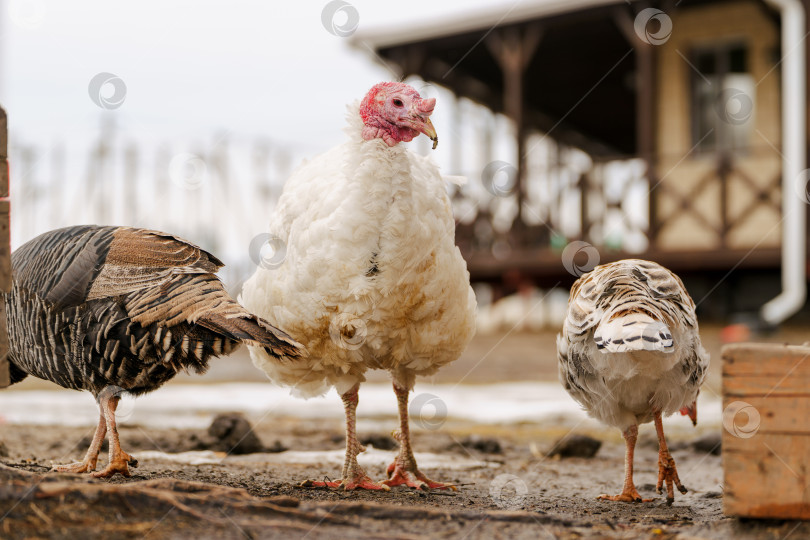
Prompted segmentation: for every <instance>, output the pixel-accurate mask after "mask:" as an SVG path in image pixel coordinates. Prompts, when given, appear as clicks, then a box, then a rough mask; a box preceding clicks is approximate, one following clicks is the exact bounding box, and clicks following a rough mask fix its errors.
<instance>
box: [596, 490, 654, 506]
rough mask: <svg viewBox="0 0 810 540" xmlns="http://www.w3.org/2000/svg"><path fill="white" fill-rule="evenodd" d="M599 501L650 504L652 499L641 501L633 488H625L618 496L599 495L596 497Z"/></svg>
mask: <svg viewBox="0 0 810 540" xmlns="http://www.w3.org/2000/svg"><path fill="white" fill-rule="evenodd" d="M597 499H599V500H600V501H618V502H628V503H629V502H652V499H642V498H641V495H639V493H638V491H637V490H636V487H635V486H632V487H631V488H630V489H627V488H625V489H624V490H622V492H621V493H619V494H618V495H599V496H598V497H597Z"/></svg>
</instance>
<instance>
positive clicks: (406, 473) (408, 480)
mask: <svg viewBox="0 0 810 540" xmlns="http://www.w3.org/2000/svg"><path fill="white" fill-rule="evenodd" d="M409 392H410V390H408V389H407V388H405V387H403V386H400V385H399V384H397V382H396V381H394V393H395V394H396V396H397V406H398V409H399V431H395V432H394V433H393V434H392V435H393V437H394V438H395V439H396V440H398V441H399V455H398V456H397V457H396V459H395V460H394V462H393V463H391V465H389V466H388V469H387V473H388V480H385V481H383V484H385V485H386V486H391V487H394V486H400V485H402V484H405V485H406V486H408V487H412V488H414V489H452V490H453V491H458V488H456V486H454V485H453V484H445V483H443V482H434V481H433V480H431V479H430V478H428V477H427V476H425V475H424V474H423V473H422V472H421V471H420V470H419V468H418V467H417V466H416V458H415V457H414V455H413V449H412V448H411V432H410V423H409V421H408V393H409Z"/></svg>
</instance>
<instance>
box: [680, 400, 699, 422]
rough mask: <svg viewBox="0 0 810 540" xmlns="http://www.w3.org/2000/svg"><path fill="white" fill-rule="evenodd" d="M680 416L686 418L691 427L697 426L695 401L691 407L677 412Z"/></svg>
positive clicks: (682, 408)
mask: <svg viewBox="0 0 810 540" xmlns="http://www.w3.org/2000/svg"><path fill="white" fill-rule="evenodd" d="M679 412H680V413H681V414H682V415H684V416H688V417H689V418H690V419H691V420H692V425H693V426H696V425H697V401H693V402H692V404H691V405H689V406H686V407H681V410H680V411H679Z"/></svg>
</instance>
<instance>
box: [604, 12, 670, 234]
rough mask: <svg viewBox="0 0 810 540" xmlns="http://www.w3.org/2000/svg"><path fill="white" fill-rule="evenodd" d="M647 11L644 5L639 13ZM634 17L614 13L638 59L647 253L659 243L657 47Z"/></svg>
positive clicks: (639, 149) (639, 150) (639, 138)
mask: <svg viewBox="0 0 810 540" xmlns="http://www.w3.org/2000/svg"><path fill="white" fill-rule="evenodd" d="M645 7H648V5H647V4H646V3H645V4H643V5H640V6H639V7H638V9H639V10H641V9H644V8H645ZM634 17H635V14H634V13H633V14H631V12H630V11H628V9H627V8H626V7H624V6H622V7H619V8H617V9H616V10H615V11H614V12H613V19H614V21H615V22H616V26H618V27H619V30H621V32H622V34H624V37H625V39H626V40H627V42H628V43H629V44H630V45H631V46H632V47H633V51H634V53H635V57H636V81H635V87H636V88H635V89H636V153H637V154H638V156H639V157H640V158H641V159H642V160H644V163H645V164H646V169H647V171H646V176H647V185H648V186H649V194H650V195H649V196H650V215H649V228H648V230H647V240H648V242H649V245H648V247H647V249H654V248H655V246H656V244H657V240H658V232H659V226H658V189H657V188H658V176H657V174H656V163H655V153H656V152H655V90H656V84H655V68H656V65H655V46H654V45H651V44H649V43H647V42H645V41H643V40H642V39H639V37H638V35H636V32H635V28H634V27H633V21H634Z"/></svg>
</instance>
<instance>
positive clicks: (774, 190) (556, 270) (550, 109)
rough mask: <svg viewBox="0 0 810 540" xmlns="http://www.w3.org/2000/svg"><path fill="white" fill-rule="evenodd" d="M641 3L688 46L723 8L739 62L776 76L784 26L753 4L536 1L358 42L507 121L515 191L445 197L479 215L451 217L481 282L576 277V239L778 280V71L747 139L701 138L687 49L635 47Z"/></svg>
mask: <svg viewBox="0 0 810 540" xmlns="http://www.w3.org/2000/svg"><path fill="white" fill-rule="evenodd" d="M735 3H736V4H739V5H738V6H735V5H733V4H735ZM580 4H581V6H580ZM650 6H653V7H655V8H661V9H662V10H664V11H665V12H666V14H668V16H669V17H671V20H672V21H673V22H674V24H675V26H676V27H677V28H679V30H681V35H683V34H684V32H683V29H684V28H686V27H687V25H688V26H689V28H690V31H689V32H685V34H686V36H687V37H686V38H683V39H687V38H688V39H694V40H695V42H701V40H704V41H705V38H704V37H703V36H702V34H701V32H702V31H704V30H705V33H706V34H707V35H713V34H712V32H716V33H718V34H719V35H720V34H722V32H723V31H724V29H723V28H722V27H721V26H718V25H714V26H712V25H713V24H714V23H713V18H714V17H716V16H717V15H718V14H719V15H720V16H722V18H723V19H728V20H729V22H728V28H729V29H728V31H729V32H732V33H734V32H736V33H741V35H746V33H748V34H750V40H748V41H745V46H746V47H748V49H746V54H747V56H746V57H745V60H746V62H747V65H746V67H745V69H747V70H749V71H750V72H751V73H752V76H753V77H754V78H755V79H757V78H759V77H761V76H762V75H763V74H764V75H765V79H767V75H768V70H771V71H772V70H773V69H775V68H774V66H773V65H772V64H771V65H767V64H763V62H762V61H761V58H765V57H766V54H765V53H768V54H770V53H772V52H774V51H775V50H776V49H774V50H773V51H772V50H771V49H772V48H774V47H776V48H778V41H776V39H777V36H778V28H779V24H778V17H776V16H775V15H774V13H773V12H771V11H770V9H769V8H768V7H767V5H766V4H765V3H764V2H761V1H759V0H739V1H737V2H726V1H718V0H683V1H682V2H679V3H677V4H675V3H672V2H653V3H643V2H632V3H629V4H628V3H626V2H611V1H609V0H605V1H591V2H582V1H574V2H571V3H570V5H568V6H564V7H560V5H559V3H553V2H549V3H543V2H538V3H536V4H535V5H534V6H528V7H527V6H524V7H523V9H522V11H520V10H516V11H519V12H517V13H510V14H507V16H504V17H503V18H501V19H500V20H499V19H497V18H490V19H487V17H486V16H481V17H479V18H476V17H475V16H470V17H469V18H468V19H466V20H464V21H462V22H460V23H458V24H457V25H455V26H453V25H437V27H436V28H432V27H420V29H419V32H418V33H417V34H407V33H402V34H401V35H397V34H396V33H391V32H379V33H377V34H373V33H372V34H367V35H358V36H356V38H355V42H356V43H357V44H362V45H363V46H364V47H365V48H373V49H374V50H375V52H376V53H377V54H378V55H379V56H380V57H381V58H382V59H384V60H385V61H386V63H388V64H389V67H392V68H394V69H397V70H398V71H399V72H400V73H401V75H402V76H403V77H419V78H421V79H423V80H425V81H429V82H433V83H437V84H439V85H442V86H445V87H447V88H448V89H450V90H451V91H452V92H453V93H454V94H455V95H456V96H457V97H458V98H459V99H466V100H470V101H472V102H474V103H477V104H481V105H484V106H486V107H487V108H489V109H490V110H491V111H492V112H493V114H498V115H504V116H506V117H507V118H509V119H510V120H511V122H512V128H513V134H514V137H515V141H516V148H515V152H514V156H515V157H514V161H512V162H510V163H509V164H510V165H513V167H512V168H513V169H514V175H515V181H514V182H513V183H512V184H513V185H511V184H510V186H509V187H508V189H506V190H505V191H504V190H492V189H489V191H490V193H491V195H492V197H490V199H489V200H488V201H487V200H482V198H481V196H480V193H475V192H474V190H466V189H460V190H456V192H455V193H454V195H453V197H454V202H455V203H456V204H457V205H458V207H459V208H475V211H474V214H475V215H474V216H473V217H470V216H469V215H468V212H461V213H459V212H457V215H459V214H462V219H461V220H460V221H459V223H458V225H457V232H456V239H457V243H458V245H459V247H460V249H461V250H462V253H463V254H464V256H465V258H466V259H467V261H468V266H469V268H470V272H471V275H472V279H473V280H474V281H488V282H492V283H498V282H501V281H503V280H504V276H505V275H507V274H509V273H512V274H515V273H517V274H519V275H520V276H521V277H522V278H525V279H530V280H532V281H533V282H535V283H537V284H539V285H541V286H543V285H549V284H554V283H556V282H559V281H561V282H563V283H565V282H570V281H572V280H573V279H574V276H572V275H571V274H570V273H569V272H568V271H567V270H566V269H565V268H564V266H563V263H562V260H561V255H562V251H563V249H564V247H565V246H566V245H568V244H570V243H571V242H573V241H581V242H586V243H587V244H589V245H591V246H593V247H592V248H590V249H592V250H594V251H595V252H597V253H598V260H599V261H600V262H602V263H604V262H608V261H611V260H617V259H620V258H627V257H638V258H648V259H652V260H656V261H658V262H660V263H661V264H664V265H665V266H668V267H670V268H671V269H672V270H674V271H676V272H679V273H681V274H684V275H685V276H686V277H687V278H688V276H689V275H690V274H700V273H702V272H723V273H724V272H727V271H730V270H732V269H734V270H747V269H751V270H772V271H774V275H775V279H777V280H778V268H779V266H780V251H781V250H780V247H781V230H780V228H779V224H780V223H781V221H782V218H781V216H782V209H781V181H782V177H781V170H782V169H781V159H780V155H781V154H780V150H779V147H780V138H779V121H778V118H779V105H778V78H775V79H774V80H773V81H772V80H770V79H768V80H766V82H765V83H764V84H762V85H760V86H759V88H758V89H757V94H756V95H755V96H753V98H752V99H753V102H754V104H755V105H756V111H757V113H756V116H755V118H753V119H752V120H751V123H752V124H751V129H750V131H751V133H752V134H753V133H756V135H751V136H750V140H747V141H746V143H745V145H744V147H739V146H736V147H735V146H732V145H731V142H730V139H729V136H726V135H723V133H721V130H720V128H722V127H724V126H718V127H717V131H716V132H715V133H711V131H712V129H714V128H711V129H709V131H707V132H706V136H708V135H709V134H711V135H712V136H711V138H710V139H711V144H705V142H704V139H705V137H706V136H704V135H703V134H701V133H697V131H696V129H695V128H694V126H693V127H691V128H690V127H684V126H688V122H689V118H688V117H689V114H688V110H689V107H690V105H689V103H688V101H689V99H690V95H689V93H690V92H691V85H692V83H693V79H697V78H698V76H699V77H703V78H704V79H706V77H705V76H703V74H702V73H700V70H699V69H698V68H697V67H696V66H695V65H694V64H693V61H694V62H697V60H694V58H693V56H692V55H693V48H691V44H690V42H686V41H683V39H682V38H673V41H672V42H671V43H670V44H669V45H670V46H669V47H667V45H664V44H662V43H657V42H652V43H650V42H648V41H646V40H644V39H639V37H640V36H639V34H638V30H637V29H636V28H635V27H634V23H635V22H636V21H637V17H638V16H639V14H640V12H641V11H642V10H643V9H645V8H649V7H650ZM726 6H730V7H728V8H727V7H726ZM727 9H729V10H731V11H725V10H727ZM728 13H731V14H732V15H728ZM700 20H705V21H706V25H708V27H707V28H705V29H701V28H700V27H701V26H706V25H701V24H699V23H696V22H694V21H700ZM681 21H684V22H681ZM751 21H753V22H751ZM679 25H680V26H679ZM735 25H736V26H735ZM653 31H656V28H653ZM690 32H691V34H690ZM692 34H694V35H692ZM667 39H668V37H667ZM679 39H681V41H678V40H679ZM774 43H775V45H774ZM673 59H674V60H673ZM772 62H773V61H772ZM690 66H691V67H690ZM723 69H726V70H728V69H729V67H728V66H725V67H724V68H723ZM696 73H697V75H696ZM765 79H760V82H761V80H765ZM698 82H699V80H698ZM709 84H711V83H709ZM757 84H759V83H757ZM674 87H677V88H675V89H674V90H673V88H674ZM677 92H681V94H683V95H678V94H677ZM774 94H775V95H776V96H777V98H776V100H775V99H774V98H773V95H774ZM691 97H692V98H694V96H691ZM673 104H674V105H673ZM675 106H678V107H681V108H680V109H678V110H677V111H668V110H667V107H675ZM684 116H686V117H687V118H686V119H684ZM692 123H693V124H694V123H695V120H694V117H693V118H692ZM728 131H730V130H728ZM682 132H683V133H682ZM696 133H697V135H696ZM701 137H703V138H701ZM538 140H540V141H542V142H543V144H544V145H546V146H549V147H551V148H552V150H551V153H552V154H554V155H553V156H552V158H551V159H549V160H547V162H546V163H544V164H543V165H541V166H538V165H537V164H533V163H532V160H531V159H530V156H531V153H532V152H533V150H534V149H535V148H536V144H537V143H536V141H538ZM532 141H535V142H534V143H533V142H532ZM552 141H553V142H552ZM694 141H697V143H696V144H693V143H694ZM572 155H575V156H574V157H576V158H577V159H573V158H571V156H572ZM583 155H584V156H587V161H588V164H587V165H586V166H584V167H583V166H582V165H581V162H582V156H583ZM569 158H571V159H569ZM485 162H486V160H485ZM575 162H579V165H576V164H575ZM460 172H462V171H451V173H455V174H458V173H460ZM471 180H472V181H476V180H477V178H471ZM537 186H540V187H539V188H538V187H537ZM538 190H539V191H542V192H543V194H544V195H543V196H540V197H538V196H537V192H538ZM533 191H534V192H535V193H534V195H533V194H532V192H533ZM506 200H509V201H510V202H509V204H511V205H512V206H513V207H514V208H515V211H514V216H513V219H512V222H511V226H509V227H508V228H506V229H505V228H504V226H503V218H502V216H501V218H496V215H495V214H496V213H497V207H498V206H499V205H503V204H505V201H506ZM611 231H612V232H611ZM617 231H618V232H617ZM582 257H583V259H586V258H587V257H586V256H585V255H583V256H582Z"/></svg>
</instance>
